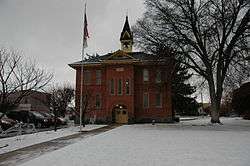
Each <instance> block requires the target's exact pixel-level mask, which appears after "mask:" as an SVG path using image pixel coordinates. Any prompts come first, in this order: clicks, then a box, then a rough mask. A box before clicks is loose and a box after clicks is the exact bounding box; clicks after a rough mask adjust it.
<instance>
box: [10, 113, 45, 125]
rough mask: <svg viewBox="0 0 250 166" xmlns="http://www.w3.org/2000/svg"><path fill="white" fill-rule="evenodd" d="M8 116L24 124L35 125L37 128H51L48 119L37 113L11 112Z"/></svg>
mask: <svg viewBox="0 0 250 166" xmlns="http://www.w3.org/2000/svg"><path fill="white" fill-rule="evenodd" d="M7 116H8V117H9V118H12V119H14V120H17V121H19V122H23V123H33V124H34V125H35V126H36V127H38V128H41V127H49V126H50V124H49V120H48V118H46V117H44V116H43V115H42V114H40V113H39V112H36V111H11V112H8V114H7Z"/></svg>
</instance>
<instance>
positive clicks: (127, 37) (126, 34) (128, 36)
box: [120, 16, 133, 52]
mask: <svg viewBox="0 0 250 166" xmlns="http://www.w3.org/2000/svg"><path fill="white" fill-rule="evenodd" d="M120 41H121V50H122V51H125V52H132V50H133V34H132V32H131V30H130V26H129V22H128V16H126V21H125V24H124V27H123V29H122V32H121V37H120Z"/></svg>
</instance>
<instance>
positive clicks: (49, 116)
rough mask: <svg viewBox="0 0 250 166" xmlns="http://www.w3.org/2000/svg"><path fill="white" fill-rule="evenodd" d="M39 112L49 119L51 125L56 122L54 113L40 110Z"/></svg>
mask: <svg viewBox="0 0 250 166" xmlns="http://www.w3.org/2000/svg"><path fill="white" fill-rule="evenodd" d="M39 113H40V114H42V115H43V116H45V117H46V118H47V119H48V121H49V124H50V126H52V125H54V124H55V118H54V117H53V115H51V114H50V113H48V112H39Z"/></svg>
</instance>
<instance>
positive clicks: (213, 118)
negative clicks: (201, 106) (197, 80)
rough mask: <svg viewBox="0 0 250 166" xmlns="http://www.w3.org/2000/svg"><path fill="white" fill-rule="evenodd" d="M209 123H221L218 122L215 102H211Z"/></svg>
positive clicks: (218, 117)
mask: <svg viewBox="0 0 250 166" xmlns="http://www.w3.org/2000/svg"><path fill="white" fill-rule="evenodd" d="M210 111H211V123H221V122H220V110H219V108H218V103H217V101H212V100H211V110H210Z"/></svg>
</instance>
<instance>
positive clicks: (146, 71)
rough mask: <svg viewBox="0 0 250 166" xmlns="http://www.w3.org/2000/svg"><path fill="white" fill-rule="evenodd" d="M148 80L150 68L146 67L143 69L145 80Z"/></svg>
mask: <svg viewBox="0 0 250 166" xmlns="http://www.w3.org/2000/svg"><path fill="white" fill-rule="evenodd" d="M148 80H149V75H148V70H147V69H144V70H143V81H148Z"/></svg>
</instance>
